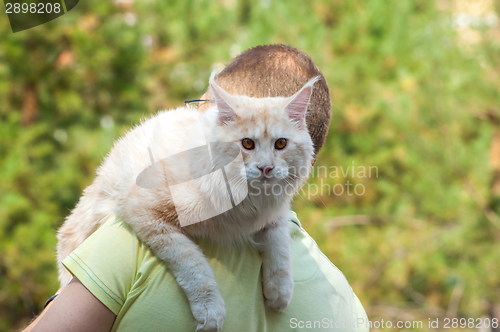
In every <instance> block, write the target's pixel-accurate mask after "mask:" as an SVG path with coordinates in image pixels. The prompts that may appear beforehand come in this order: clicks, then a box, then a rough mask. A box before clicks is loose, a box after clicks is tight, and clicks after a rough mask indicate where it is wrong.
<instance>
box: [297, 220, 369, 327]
mask: <svg viewBox="0 0 500 332" xmlns="http://www.w3.org/2000/svg"><path fill="white" fill-rule="evenodd" d="M289 229H290V238H291V240H290V247H291V253H292V273H293V279H294V294H293V298H292V303H291V304H290V307H289V308H288V309H287V313H288V315H289V316H291V318H290V322H292V319H293V321H294V322H296V323H297V324H299V323H298V322H300V321H303V322H307V321H311V322H314V321H316V320H318V318H319V321H320V323H319V324H320V326H321V327H324V326H326V325H328V327H333V328H335V327H334V326H332V325H331V324H335V322H337V324H339V322H340V323H341V322H344V323H345V324H349V325H351V322H353V321H356V322H357V324H360V323H361V319H362V320H363V322H365V321H366V320H367V318H366V313H365V311H364V309H363V306H362V305H361V303H360V301H359V299H358V298H357V296H356V295H355V294H354V292H353V290H352V288H351V286H350V285H349V282H348V281H347V279H346V278H345V276H344V274H343V273H342V272H341V271H340V270H339V269H338V268H337V267H336V266H335V265H334V264H333V263H332V262H331V261H330V260H329V259H328V258H327V257H326V256H325V255H324V254H323V253H322V252H321V250H320V248H319V247H318V245H317V244H316V242H315V241H314V239H313V238H312V237H311V236H310V235H309V234H308V233H307V232H306V231H305V230H304V229H303V228H302V226H301V224H300V221H299V220H298V218H297V215H296V214H295V212H293V211H292V212H291V213H290V224H289ZM358 319H359V320H358ZM345 324H344V325H345ZM347 330H349V329H347ZM354 330H364V326H361V325H360V326H357V329H354Z"/></svg>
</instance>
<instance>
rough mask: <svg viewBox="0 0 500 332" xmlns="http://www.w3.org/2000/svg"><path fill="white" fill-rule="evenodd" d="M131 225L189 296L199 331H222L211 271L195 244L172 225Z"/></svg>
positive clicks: (221, 307) (221, 303)
mask: <svg viewBox="0 0 500 332" xmlns="http://www.w3.org/2000/svg"><path fill="white" fill-rule="evenodd" d="M137 226H139V225H136V227H134V225H132V227H133V228H135V231H136V233H137V235H138V237H139V238H140V239H142V240H143V242H144V243H145V244H146V245H147V246H149V247H150V248H151V250H152V251H153V252H154V253H155V255H156V256H157V257H158V258H160V259H161V260H162V261H164V262H165V263H166V265H167V266H168V268H169V269H170V271H171V272H172V274H173V275H174V277H175V279H176V280H177V283H178V285H179V286H180V287H181V288H182V290H183V291H184V293H185V294H186V296H187V298H188V300H189V304H190V306H191V311H192V313H193V316H194V318H195V319H196V321H197V322H198V326H197V330H200V329H202V330H206V331H219V330H221V329H222V324H223V323H224V319H225V317H226V308H225V305H224V300H223V299H222V296H221V294H220V291H219V286H218V285H217V283H216V281H215V277H214V273H213V271H212V268H211V267H210V265H209V264H208V261H207V259H206V258H205V256H204V255H203V253H202V251H201V250H200V248H199V247H198V245H197V244H196V243H194V242H193V241H191V240H190V239H189V238H188V237H187V236H185V235H184V234H182V233H180V232H179V230H178V229H177V228H176V227H174V226H171V225H167V224H165V223H164V222H163V221H161V220H154V221H150V222H147V223H143V224H142V225H140V226H139V227H137Z"/></svg>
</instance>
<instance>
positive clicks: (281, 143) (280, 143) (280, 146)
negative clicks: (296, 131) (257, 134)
mask: <svg viewBox="0 0 500 332" xmlns="http://www.w3.org/2000/svg"><path fill="white" fill-rule="evenodd" d="M286 142H287V140H286V138H279V139H278V140H276V142H274V148H275V149H276V150H283V149H284V148H285V146H286Z"/></svg>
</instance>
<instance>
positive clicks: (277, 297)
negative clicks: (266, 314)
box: [263, 270, 293, 311]
mask: <svg viewBox="0 0 500 332" xmlns="http://www.w3.org/2000/svg"><path fill="white" fill-rule="evenodd" d="M263 288H264V298H265V303H266V306H268V307H270V308H273V309H276V310H278V311H284V310H285V309H286V307H288V305H289V304H290V301H291V300H292V294H293V278H292V274H291V273H290V272H289V271H287V270H279V271H276V272H274V273H272V274H271V275H269V276H267V278H266V277H265V279H264V281H263Z"/></svg>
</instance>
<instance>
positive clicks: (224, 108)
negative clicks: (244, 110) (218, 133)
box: [209, 70, 237, 125]
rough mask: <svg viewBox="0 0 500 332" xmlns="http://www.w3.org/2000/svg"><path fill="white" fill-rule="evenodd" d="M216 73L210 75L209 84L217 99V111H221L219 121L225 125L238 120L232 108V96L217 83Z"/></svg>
mask: <svg viewBox="0 0 500 332" xmlns="http://www.w3.org/2000/svg"><path fill="white" fill-rule="evenodd" d="M216 73H217V71H215V70H214V71H213V72H212V74H211V75H210V80H209V84H210V89H212V93H213V94H214V97H215V103H216V104H217V109H218V110H219V121H220V123H221V124H223V125H225V124H227V123H228V122H231V121H234V120H236V118H237V115H236V113H235V112H234V109H233V107H232V106H231V103H232V96H231V95H230V94H229V93H227V92H226V91H224V90H223V89H222V88H221V87H220V86H218V85H217V83H215V74H216Z"/></svg>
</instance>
